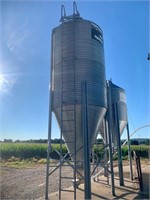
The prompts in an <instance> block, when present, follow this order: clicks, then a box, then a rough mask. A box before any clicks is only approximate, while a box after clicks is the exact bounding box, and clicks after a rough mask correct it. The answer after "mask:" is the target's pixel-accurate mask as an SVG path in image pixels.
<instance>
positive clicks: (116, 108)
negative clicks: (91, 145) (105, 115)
mask: <svg viewBox="0 0 150 200" xmlns="http://www.w3.org/2000/svg"><path fill="white" fill-rule="evenodd" d="M114 113H115V121H116V135H117V152H118V170H119V184H120V186H124V177H123V166H122V152H121V139H120V137H121V135H120V126H119V117H118V107H117V103H116V104H114Z"/></svg>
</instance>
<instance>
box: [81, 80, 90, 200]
mask: <svg viewBox="0 0 150 200" xmlns="http://www.w3.org/2000/svg"><path fill="white" fill-rule="evenodd" d="M82 91H83V141H84V196H85V199H91V172H90V136H89V129H88V103H87V83H86V82H84V83H82Z"/></svg>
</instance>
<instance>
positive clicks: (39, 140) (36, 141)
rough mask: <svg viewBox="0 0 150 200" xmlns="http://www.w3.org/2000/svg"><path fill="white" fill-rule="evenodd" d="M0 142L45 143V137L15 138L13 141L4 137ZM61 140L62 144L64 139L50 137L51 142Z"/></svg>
mask: <svg viewBox="0 0 150 200" xmlns="http://www.w3.org/2000/svg"><path fill="white" fill-rule="evenodd" d="M0 142H4V143H43V144H44V143H47V139H38V140H37V139H30V140H15V141H13V140H12V139H4V140H3V141H0ZM61 142H62V144H64V143H65V142H64V140H63V139H62V140H61V139H57V138H55V139H51V143H52V144H60V143H61Z"/></svg>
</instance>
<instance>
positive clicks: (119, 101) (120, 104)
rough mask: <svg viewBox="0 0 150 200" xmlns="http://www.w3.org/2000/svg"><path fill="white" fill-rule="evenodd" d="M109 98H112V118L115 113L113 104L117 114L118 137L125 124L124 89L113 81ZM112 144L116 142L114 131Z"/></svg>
mask: <svg viewBox="0 0 150 200" xmlns="http://www.w3.org/2000/svg"><path fill="white" fill-rule="evenodd" d="M111 98H112V110H113V120H115V118H114V113H115V110H114V109H115V105H116V109H117V114H118V120H119V128H120V137H121V135H122V133H123V131H124V129H125V127H126V125H127V107H126V95H125V90H124V89H123V88H121V87H119V86H117V85H115V84H113V83H111ZM113 140H114V144H116V141H117V139H116V134H115V133H114V139H113Z"/></svg>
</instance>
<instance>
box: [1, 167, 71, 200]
mask: <svg viewBox="0 0 150 200" xmlns="http://www.w3.org/2000/svg"><path fill="white" fill-rule="evenodd" d="M71 171H72V170H71V168H70V167H65V170H63V175H64V176H65V175H66V176H68V175H69V174H70V175H71ZM58 174H59V171H58V170H57V171H56V172H54V173H53V174H52V175H51V176H50V182H49V194H50V193H53V192H56V191H58V180H59V175H58ZM45 179H46V166H45V165H37V166H36V167H34V168H25V169H16V168H12V167H1V176H0V181H1V199H19V200H21V199H38V198H40V197H43V196H45ZM62 185H63V188H66V187H69V186H71V185H72V183H71V181H68V180H66V179H65V180H63V183H62Z"/></svg>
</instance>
